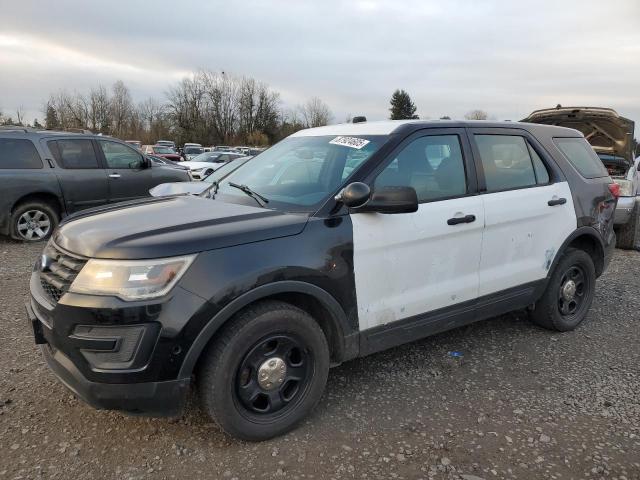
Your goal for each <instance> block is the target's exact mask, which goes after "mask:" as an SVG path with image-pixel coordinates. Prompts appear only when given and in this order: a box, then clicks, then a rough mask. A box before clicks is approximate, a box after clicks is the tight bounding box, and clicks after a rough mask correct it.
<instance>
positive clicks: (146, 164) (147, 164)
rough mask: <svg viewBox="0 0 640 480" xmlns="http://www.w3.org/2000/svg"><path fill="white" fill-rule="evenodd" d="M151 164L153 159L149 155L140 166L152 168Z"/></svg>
mask: <svg viewBox="0 0 640 480" xmlns="http://www.w3.org/2000/svg"><path fill="white" fill-rule="evenodd" d="M151 165H152V163H151V159H150V158H147V157H144V158H143V159H142V164H141V166H140V168H151Z"/></svg>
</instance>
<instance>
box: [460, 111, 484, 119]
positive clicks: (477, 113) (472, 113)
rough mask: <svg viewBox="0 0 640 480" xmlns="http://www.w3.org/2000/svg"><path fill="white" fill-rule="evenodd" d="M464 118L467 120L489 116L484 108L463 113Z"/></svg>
mask: <svg viewBox="0 0 640 480" xmlns="http://www.w3.org/2000/svg"><path fill="white" fill-rule="evenodd" d="M464 118H466V119H467V120H486V119H487V118H489V114H487V112H485V111H484V110H471V111H469V112H467V113H465V115H464Z"/></svg>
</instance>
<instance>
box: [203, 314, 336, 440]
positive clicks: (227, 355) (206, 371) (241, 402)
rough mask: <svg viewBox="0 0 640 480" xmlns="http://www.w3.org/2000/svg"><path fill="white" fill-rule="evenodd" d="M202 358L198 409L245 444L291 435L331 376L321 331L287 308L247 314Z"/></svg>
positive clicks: (223, 332)
mask: <svg viewBox="0 0 640 480" xmlns="http://www.w3.org/2000/svg"><path fill="white" fill-rule="evenodd" d="M204 355H205V356H204V358H203V361H202V364H201V368H200V369H199V372H198V391H199V394H200V399H201V403H202V405H203V407H204V409H205V410H206V411H207V413H208V414H209V415H210V416H211V417H212V418H213V419H214V420H215V421H216V422H217V423H218V424H219V425H220V426H221V427H222V429H223V430H225V431H226V432H227V433H228V434H230V435H233V436H235V437H239V438H242V439H244V440H254V441H255V440H265V439H268V438H272V437H275V436H277V435H280V434H282V433H285V432H287V431H289V430H291V429H292V428H293V427H294V426H295V425H296V424H297V423H298V422H300V421H301V420H302V419H303V418H304V417H306V416H307V414H308V413H309V412H310V411H311V410H312V409H313V407H315V405H316V404H317V403H318V401H319V400H320V397H321V396H322V392H323V390H324V386H325V383H326V380H327V375H328V371H329V348H328V346H327V341H326V338H325V336H324V334H323V332H322V329H320V327H319V326H318V324H317V323H316V322H315V321H314V320H313V318H312V317H311V316H310V315H308V314H307V313H306V312H304V311H302V310H300V309H299V308H296V307H294V306H292V305H289V304H287V303H284V302H276V301H267V302H262V303H259V304H257V305H255V306H252V307H249V308H247V309H246V310H244V311H242V312H241V313H240V314H239V315H237V316H236V317H235V318H234V319H233V320H232V321H231V323H230V324H228V325H227V326H225V327H223V330H222V332H220V333H219V334H217V338H216V339H215V341H214V342H213V343H212V344H211V345H210V347H209V348H208V349H207V351H206V352H205V354H204Z"/></svg>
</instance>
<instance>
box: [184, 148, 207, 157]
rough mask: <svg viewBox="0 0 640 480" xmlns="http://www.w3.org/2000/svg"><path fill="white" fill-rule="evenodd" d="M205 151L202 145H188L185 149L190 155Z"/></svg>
mask: <svg viewBox="0 0 640 480" xmlns="http://www.w3.org/2000/svg"><path fill="white" fill-rule="evenodd" d="M202 152H204V148H202V147H186V148H185V149H184V153H187V154H190V155H197V154H198V153H202Z"/></svg>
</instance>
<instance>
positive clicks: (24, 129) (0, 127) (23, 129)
mask: <svg viewBox="0 0 640 480" xmlns="http://www.w3.org/2000/svg"><path fill="white" fill-rule="evenodd" d="M0 130H5V131H6V130H9V131H16V132H17V131H20V132H25V133H29V132H34V131H35V130H34V129H33V128H31V127H24V126H22V125H0Z"/></svg>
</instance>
